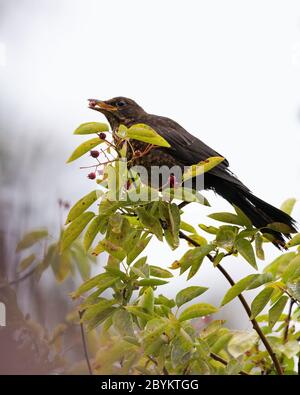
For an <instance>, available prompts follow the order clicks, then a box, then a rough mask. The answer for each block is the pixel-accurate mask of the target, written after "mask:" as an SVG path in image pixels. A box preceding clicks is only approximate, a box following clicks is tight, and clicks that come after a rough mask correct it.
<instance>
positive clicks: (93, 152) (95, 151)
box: [90, 150, 100, 158]
mask: <svg viewBox="0 0 300 395" xmlns="http://www.w3.org/2000/svg"><path fill="white" fill-rule="evenodd" d="M90 154H91V156H92V157H93V158H98V156H99V155H100V152H99V151H97V150H93V151H91V152H90Z"/></svg>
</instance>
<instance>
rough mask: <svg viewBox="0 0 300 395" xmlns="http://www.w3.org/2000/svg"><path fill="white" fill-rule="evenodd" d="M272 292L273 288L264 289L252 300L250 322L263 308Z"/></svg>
mask: <svg viewBox="0 0 300 395" xmlns="http://www.w3.org/2000/svg"><path fill="white" fill-rule="evenodd" d="M273 291H274V289H273V288H265V289H263V290H262V291H261V292H260V293H259V294H258V295H257V296H256V297H255V298H254V299H253V301H252V303H251V317H250V319H251V320H252V319H253V318H255V317H256V316H257V315H258V314H259V313H260V312H261V311H262V310H263V309H264V308H265V306H266V305H267V304H268V302H269V301H270V299H271V296H272V293H273Z"/></svg>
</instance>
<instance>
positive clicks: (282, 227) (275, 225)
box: [267, 222, 295, 234]
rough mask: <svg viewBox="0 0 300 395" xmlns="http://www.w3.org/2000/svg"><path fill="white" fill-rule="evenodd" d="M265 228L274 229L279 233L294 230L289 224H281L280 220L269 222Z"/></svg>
mask: <svg viewBox="0 0 300 395" xmlns="http://www.w3.org/2000/svg"><path fill="white" fill-rule="evenodd" d="M267 228H269V229H272V230H275V231H276V232H281V233H285V234H289V233H294V232H295V231H294V229H293V228H292V227H291V226H289V225H287V224H283V223H281V222H273V223H271V224H268V225H267Z"/></svg>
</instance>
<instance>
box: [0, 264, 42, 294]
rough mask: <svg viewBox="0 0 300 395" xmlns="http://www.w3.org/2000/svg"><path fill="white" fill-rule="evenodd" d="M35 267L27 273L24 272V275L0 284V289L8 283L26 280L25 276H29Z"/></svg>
mask: <svg viewBox="0 0 300 395" xmlns="http://www.w3.org/2000/svg"><path fill="white" fill-rule="evenodd" d="M35 269H36V268H35V267H34V268H33V269H32V270H30V271H29V272H28V273H26V274H24V276H22V277H19V278H16V279H15V280H12V281H9V282H7V283H4V284H0V289H1V288H5V287H7V286H9V285H14V284H18V283H20V282H21V281H23V280H26V278H28V277H30V276H31V275H32V274H33V273H34V272H35Z"/></svg>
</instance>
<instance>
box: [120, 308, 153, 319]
mask: <svg viewBox="0 0 300 395" xmlns="http://www.w3.org/2000/svg"><path fill="white" fill-rule="evenodd" d="M125 309H126V310H127V311H129V312H130V313H131V314H133V315H135V316H136V317H138V318H141V319H142V320H146V321H149V320H151V319H152V318H153V316H152V315H151V314H149V313H146V311H145V309H144V308H143V307H140V306H125Z"/></svg>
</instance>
